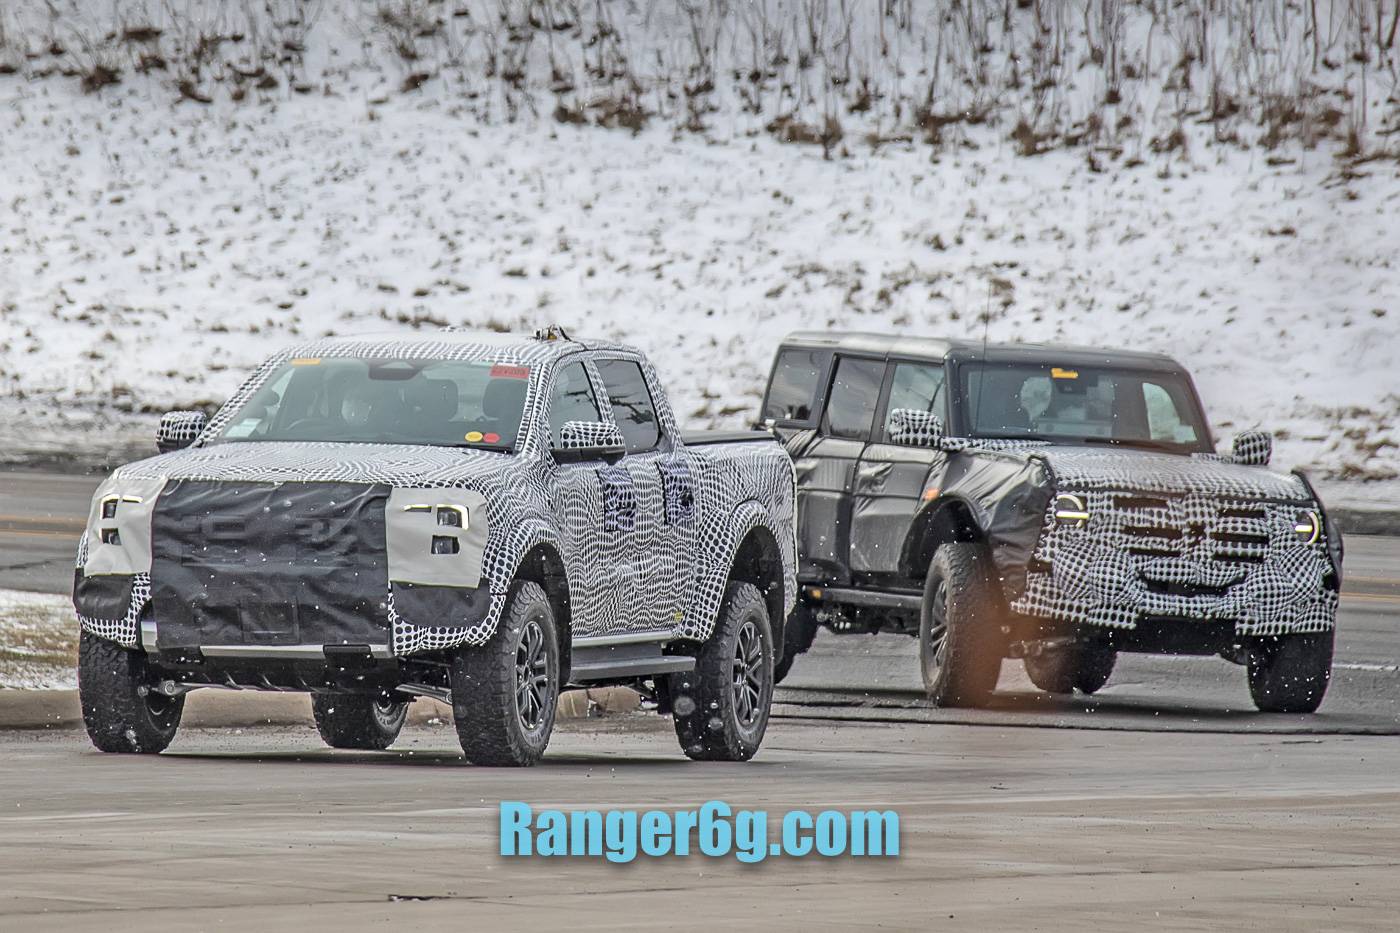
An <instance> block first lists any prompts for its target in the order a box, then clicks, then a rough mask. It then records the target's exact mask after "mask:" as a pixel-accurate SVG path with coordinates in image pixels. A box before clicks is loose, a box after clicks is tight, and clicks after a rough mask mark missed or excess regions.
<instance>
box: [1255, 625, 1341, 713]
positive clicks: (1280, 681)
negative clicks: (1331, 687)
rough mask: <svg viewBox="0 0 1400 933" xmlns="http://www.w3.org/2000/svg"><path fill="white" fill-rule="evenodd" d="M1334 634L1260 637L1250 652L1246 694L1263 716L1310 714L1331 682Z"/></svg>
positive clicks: (1320, 702)
mask: <svg viewBox="0 0 1400 933" xmlns="http://www.w3.org/2000/svg"><path fill="white" fill-rule="evenodd" d="M1334 637H1335V636H1334V634H1333V633H1332V632H1317V633H1315V634H1310V635H1283V636H1279V637H1275V638H1260V639H1258V640H1257V641H1256V642H1255V643H1254V644H1253V645H1252V646H1251V647H1250V651H1249V693H1250V696H1251V697H1253V699H1254V705H1255V706H1256V707H1258V709H1259V711H1260V712H1263V713H1313V712H1316V711H1317V708H1318V707H1319V706H1321V705H1322V698H1323V697H1324V696H1325V695H1326V694H1327V685H1328V683H1329V682H1330V681H1331V679H1332V648H1333V639H1334Z"/></svg>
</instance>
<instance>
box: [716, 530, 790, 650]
mask: <svg viewBox="0 0 1400 933" xmlns="http://www.w3.org/2000/svg"><path fill="white" fill-rule="evenodd" d="M783 578H784V574H783V552H782V549H781V548H779V547H778V538H777V536H776V535H774V534H773V531H772V529H770V528H768V526H766V525H761V524H756V525H754V526H753V527H751V528H749V530H748V531H747V532H745V534H744V537H743V539H742V540H741V541H740V543H739V548H738V550H737V551H736V552H735V554H734V561H733V564H732V565H731V567H730V570H729V579H728V581H727V582H726V584H725V586H726V589H727V588H728V584H729V583H739V582H742V583H752V584H753V585H754V586H756V587H758V591H759V592H760V593H762V594H763V602H764V604H765V605H766V606H767V607H768V625H769V628H770V630H771V634H772V636H773V645H774V650H775V651H776V650H777V646H780V645H782V643H783V631H784V629H785V628H786V626H787V612H786V611H785V607H786V606H787V601H786V600H787V593H786V590H785V587H786V583H785V581H784V579H783Z"/></svg>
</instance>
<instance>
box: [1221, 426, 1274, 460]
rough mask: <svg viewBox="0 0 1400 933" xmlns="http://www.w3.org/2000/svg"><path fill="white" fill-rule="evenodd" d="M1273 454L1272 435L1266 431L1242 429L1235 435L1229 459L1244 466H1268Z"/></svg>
mask: <svg viewBox="0 0 1400 933" xmlns="http://www.w3.org/2000/svg"><path fill="white" fill-rule="evenodd" d="M1273 456H1274V436H1273V435H1272V434H1270V433H1269V432H1268V431H1244V432H1242V433H1240V434H1236V435H1235V442H1234V444H1233V445H1232V446H1231V449H1230V459H1231V460H1233V461H1234V462H1235V463H1239V464H1243V465H1244V466H1268V465H1269V461H1270V460H1271V459H1272V458H1273Z"/></svg>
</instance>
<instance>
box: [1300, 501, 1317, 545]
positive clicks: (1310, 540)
mask: <svg viewBox="0 0 1400 933" xmlns="http://www.w3.org/2000/svg"><path fill="white" fill-rule="evenodd" d="M1293 533H1294V534H1295V535H1297V536H1298V540H1299V541H1301V542H1303V543H1304V544H1316V543H1317V539H1318V538H1321V537H1322V516H1321V515H1319V514H1318V513H1317V510H1316V509H1308V510H1307V511H1305V512H1299V513H1298V517H1297V518H1296V519H1295V520H1294V522H1293Z"/></svg>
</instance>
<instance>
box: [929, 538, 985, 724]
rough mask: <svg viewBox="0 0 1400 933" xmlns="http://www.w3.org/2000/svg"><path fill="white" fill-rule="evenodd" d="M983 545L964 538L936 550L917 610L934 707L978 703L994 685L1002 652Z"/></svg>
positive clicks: (930, 696)
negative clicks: (921, 605) (982, 550)
mask: <svg viewBox="0 0 1400 933" xmlns="http://www.w3.org/2000/svg"><path fill="white" fill-rule="evenodd" d="M995 606H996V602H995V593H994V592H993V591H992V587H991V582H990V580H989V579H988V575H987V570H986V567H985V566H984V564H983V558H982V552H981V549H980V548H979V547H978V546H977V545H975V544H970V543H965V542H953V543H949V544H944V545H942V546H941V547H939V548H938V550H937V551H935V552H934V555H933V560H932V561H931V562H930V563H929V568H928V575H927V576H926V577H925V578H924V600H923V609H922V611H921V612H920V614H919V661H920V664H921V667H922V668H923V675H924V688H925V689H926V690H927V691H928V695H929V699H930V700H932V701H933V703H934V705H935V706H980V705H982V704H983V703H985V702H986V701H987V699H988V697H990V696H991V693H992V691H993V690H995V689H996V685H997V678H998V677H999V676H1000V674H1001V657H1002V651H1001V646H1000V638H999V632H998V630H997V628H996V612H995V609H994V607H995Z"/></svg>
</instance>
